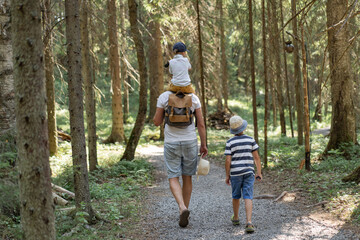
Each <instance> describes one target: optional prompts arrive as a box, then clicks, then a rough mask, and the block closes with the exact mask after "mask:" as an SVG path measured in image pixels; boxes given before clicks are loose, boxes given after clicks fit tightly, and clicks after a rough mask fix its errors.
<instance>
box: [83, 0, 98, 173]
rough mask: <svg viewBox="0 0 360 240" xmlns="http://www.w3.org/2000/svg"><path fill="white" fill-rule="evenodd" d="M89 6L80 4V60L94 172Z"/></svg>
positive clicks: (94, 113)
mask: <svg viewBox="0 0 360 240" xmlns="http://www.w3.org/2000/svg"><path fill="white" fill-rule="evenodd" d="M89 6H90V4H89V1H88V0H82V2H81V15H80V18H81V19H80V24H81V25H80V27H81V59H82V68H81V70H82V77H83V79H84V88H85V110H86V123H87V135H88V136H87V137H88V156H89V169H90V171H93V170H95V169H96V168H97V167H96V166H97V164H98V162H97V150H96V103H95V93H94V79H93V76H92V72H91V69H92V68H93V67H92V65H91V59H90V41H89V30H88V26H89V24H88V21H89V20H88V12H89V11H90V8H89Z"/></svg>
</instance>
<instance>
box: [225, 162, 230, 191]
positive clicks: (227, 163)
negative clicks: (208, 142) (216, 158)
mask: <svg viewBox="0 0 360 240" xmlns="http://www.w3.org/2000/svg"><path fill="white" fill-rule="evenodd" d="M230 165H231V155H226V159H225V171H226V179H225V183H226V184H227V185H230Z"/></svg>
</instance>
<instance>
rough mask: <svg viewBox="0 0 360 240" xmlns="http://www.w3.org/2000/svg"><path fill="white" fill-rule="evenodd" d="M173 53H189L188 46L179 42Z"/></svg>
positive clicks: (175, 45)
mask: <svg viewBox="0 0 360 240" xmlns="http://www.w3.org/2000/svg"><path fill="white" fill-rule="evenodd" d="M173 51H174V53H175V54H177V53H182V52H187V49H186V45H185V44H184V43H182V42H177V43H175V44H174V46H173Z"/></svg>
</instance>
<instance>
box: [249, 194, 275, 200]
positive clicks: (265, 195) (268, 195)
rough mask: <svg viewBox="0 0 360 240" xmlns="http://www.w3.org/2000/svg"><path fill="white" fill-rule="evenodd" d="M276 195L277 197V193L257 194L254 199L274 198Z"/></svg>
mask: <svg viewBox="0 0 360 240" xmlns="http://www.w3.org/2000/svg"><path fill="white" fill-rule="evenodd" d="M275 197H276V196H275V195H271V194H264V195H259V196H255V197H254V199H273V198H275Z"/></svg>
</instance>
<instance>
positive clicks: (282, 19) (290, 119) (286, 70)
mask: <svg viewBox="0 0 360 240" xmlns="http://www.w3.org/2000/svg"><path fill="white" fill-rule="evenodd" d="M280 11H281V25H282V26H283V25H284V15H283V4H282V1H280ZM281 35H282V45H283V46H285V36H284V29H283V30H282V31H281ZM280 49H282V52H283V57H284V71H285V84H286V97H287V104H288V109H289V121H290V128H291V137H292V138H294V127H293V120H292V110H291V101H290V86H289V76H288V69H287V58H286V51H285V49H284V48H283V47H281V48H280Z"/></svg>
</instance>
